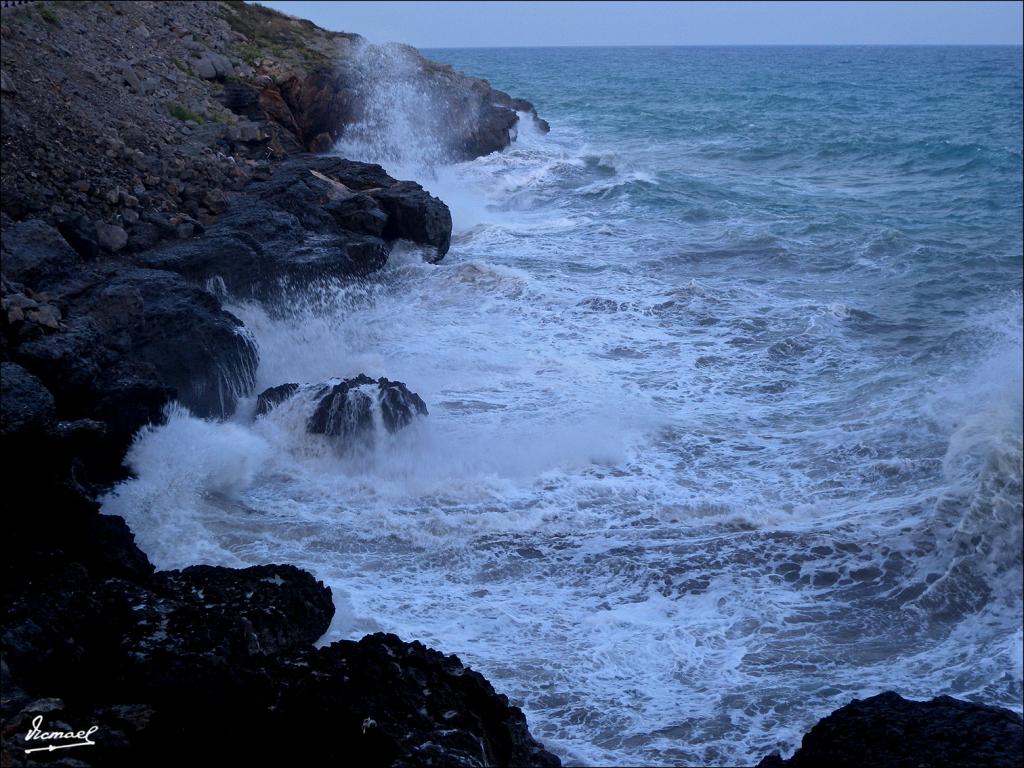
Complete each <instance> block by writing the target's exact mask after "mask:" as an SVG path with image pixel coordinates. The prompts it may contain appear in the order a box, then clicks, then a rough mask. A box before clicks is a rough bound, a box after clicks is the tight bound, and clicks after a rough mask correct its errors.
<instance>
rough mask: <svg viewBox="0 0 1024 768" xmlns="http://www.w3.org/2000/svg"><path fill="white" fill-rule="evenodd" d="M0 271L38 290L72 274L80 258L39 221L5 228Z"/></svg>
mask: <svg viewBox="0 0 1024 768" xmlns="http://www.w3.org/2000/svg"><path fill="white" fill-rule="evenodd" d="M0 243H2V245H0V250H2V258H0V268H2V269H3V274H4V276H5V277H6V278H8V279H9V280H17V281H18V282H21V283H26V284H28V285H30V286H31V287H33V288H35V289H39V290H45V289H46V288H47V286H49V285H52V284H54V283H57V282H59V281H61V280H64V279H67V278H69V277H70V276H72V275H73V274H75V273H76V272H77V271H78V270H79V268H80V266H81V259H80V258H79V256H78V254H77V253H75V251H74V250H73V249H72V248H71V246H70V245H68V242H67V240H65V239H64V238H63V237H61V234H60V233H59V232H58V231H57V230H56V229H54V228H53V227H51V226H50V225H49V224H46V223H45V222H43V221H40V220H38V219H31V220H29V221H22V222H19V223H17V224H14V225H13V226H10V227H5V228H4V230H3V235H2V238H0Z"/></svg>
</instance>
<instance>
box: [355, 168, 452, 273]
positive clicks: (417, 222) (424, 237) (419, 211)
mask: <svg viewBox="0 0 1024 768" xmlns="http://www.w3.org/2000/svg"><path fill="white" fill-rule="evenodd" d="M374 198H375V199H376V200H377V201H378V202H379V203H380V205H381V207H382V208H383V209H384V210H385V211H386V212H387V226H386V227H385V228H384V237H385V238H386V239H388V240H397V239H399V238H401V239H403V240H409V241H411V242H413V243H421V244H426V245H432V246H434V247H435V248H436V249H437V251H436V254H437V255H436V257H435V258H433V259H431V261H434V262H437V261H440V260H441V259H442V258H444V255H445V254H446V253H448V247H449V246H450V244H451V235H452V215H451V211H449V210H448V206H446V205H444V204H440V205H438V204H437V203H439V202H440V201H439V200H437V198H435V197H433V196H432V195H431V194H430V193H429V192H427V191H426V190H425V189H423V187H421V186H420V185H419V184H416V183H414V182H411V181H400V182H398V183H396V184H392V185H391V186H390V187H387V188H386V189H382V190H381V191H379V192H376V193H375V194H374Z"/></svg>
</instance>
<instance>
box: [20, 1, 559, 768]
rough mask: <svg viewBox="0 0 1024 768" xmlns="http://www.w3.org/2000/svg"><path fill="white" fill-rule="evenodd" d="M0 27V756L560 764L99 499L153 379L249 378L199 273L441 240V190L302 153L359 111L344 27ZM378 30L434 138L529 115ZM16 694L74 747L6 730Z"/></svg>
mask: <svg viewBox="0 0 1024 768" xmlns="http://www.w3.org/2000/svg"><path fill="white" fill-rule="evenodd" d="M2 33H3V49H2V74H3V77H2V90H3V99H2V126H0V127H2V135H0V140H2V145H3V155H2V181H0V184H2V193H3V197H2V206H0V208H2V213H0V225H2V237H0V258H2V312H0V385H2V398H0V403H2V422H0V450H2V451H3V455H4V456H5V466H4V482H5V502H6V505H5V507H6V509H7V510H8V511H9V513H10V514H9V515H8V516H7V518H6V520H5V525H4V558H3V583H2V587H0V596H2V614H0V615H2V630H0V655H2V662H0V673H2V683H3V698H2V702H0V715H2V717H3V726H2V732H3V738H4V741H3V753H2V760H3V765H5V766H6V765H32V764H36V763H37V762H38V761H39V760H40V759H45V760H46V761H47V762H54V761H55V760H56V761H57V762H64V763H66V764H74V765H103V766H117V765H125V766H127V765H132V766H135V765H182V764H188V763H193V762H199V763H202V764H206V763H210V762H212V763H217V764H233V763H239V762H252V763H258V764H311V765H312V764H315V765H320V764H328V763H332V762H337V761H339V760H344V761H348V762H354V763H356V764H360V765H364V764H365V765H414V764H417V765H418V764H449V765H466V766H471V765H480V766H483V765H557V764H558V760H557V759H556V758H555V757H553V756H552V755H551V754H549V753H548V752H546V751H545V750H544V749H543V747H542V746H541V745H539V744H538V743H537V742H536V741H534V739H533V738H532V737H531V736H530V734H529V731H528V730H527V727H526V721H525V718H524V717H523V714H522V712H520V711H519V710H518V709H517V708H516V707H514V706H512V705H510V703H509V702H508V700H507V699H506V698H505V697H504V696H502V695H500V694H498V693H496V692H495V691H494V690H493V688H491V686H490V685H489V684H488V683H487V681H486V680H484V679H483V678H482V677H481V676H480V675H479V674H477V673H475V672H473V671H472V670H470V669H468V668H466V667H464V666H463V665H462V663H461V662H460V661H459V660H458V659H457V658H456V657H453V656H444V655H442V654H441V653H438V652H436V651H433V650H430V649H427V648H424V647H423V646H422V645H420V644H418V643H415V642H412V643H410V642H405V641H403V640H400V639H399V638H397V637H394V636H391V635H374V636H370V637H366V638H364V639H363V640H361V641H360V642H358V643H357V642H338V643H334V644H332V645H331V646H329V647H325V648H319V649H318V648H315V647H314V645H313V644H314V642H315V641H316V640H317V639H318V638H319V637H321V636H322V635H323V634H324V633H325V632H326V631H327V628H328V625H329V623H330V620H331V617H332V615H333V613H334V605H333V602H332V599H331V592H330V589H329V588H327V587H325V586H324V585H323V584H322V583H319V582H317V581H316V580H315V579H313V577H311V576H310V575H309V574H307V573H305V572H303V571H300V570H298V569H296V568H294V567H292V566H288V565H269V566H260V567H257V568H249V569H245V570H234V569H228V568H209V567H197V568H190V569H186V570H184V571H174V572H155V571H154V568H153V566H152V565H151V564H150V563H149V561H148V559H147V557H146V555H145V554H144V553H143V552H142V551H141V550H139V548H138V547H137V546H136V545H135V542H134V537H133V536H132V533H131V532H130V531H129V530H128V528H127V526H126V525H125V524H124V521H123V520H121V519H120V518H117V517H111V516H107V515H102V514H100V513H99V508H98V505H97V503H96V501H95V499H96V498H97V497H98V495H99V493H101V492H102V490H103V489H105V488H108V487H109V486H110V484H111V483H112V482H115V481H116V480H117V479H119V478H122V477H124V476H125V473H126V469H125V468H124V466H123V465H122V460H123V457H124V453H125V450H126V448H127V446H128V445H129V443H130V441H131V438H132V436H133V435H134V434H135V433H136V432H137V431H138V430H139V429H140V428H141V427H142V426H144V425H146V424H150V423H159V422H160V421H161V420H162V419H163V418H164V409H165V407H166V406H167V405H168V404H169V403H171V402H173V401H179V402H181V403H183V404H185V405H186V406H187V407H188V408H189V409H190V410H192V411H193V412H194V413H196V414H199V415H203V416H207V417H211V418H220V417H224V416H227V415H229V414H231V413H232V412H233V411H234V408H235V404H236V402H237V400H238V398H239V397H240V396H242V395H253V394H255V393H254V392H252V388H253V385H254V383H255V371H256V367H257V365H258V362H259V359H258V350H257V349H256V347H255V345H254V344H253V342H252V340H251V339H250V337H249V335H248V333H247V332H246V330H245V328H244V326H243V325H242V323H241V322H240V321H239V320H238V319H237V318H235V317H233V316H232V315H231V314H230V313H228V312H227V311H225V310H224V309H223V307H222V305H221V299H222V297H223V296H224V295H226V294H229V293H230V294H232V295H234V296H236V297H238V296H245V297H251V298H254V299H256V300H259V301H263V302H266V303H268V304H273V302H275V301H278V300H279V298H280V296H279V291H280V287H281V285H282V283H287V284H289V285H291V286H293V287H294V286H299V287H301V286H305V285H309V284H310V283H312V282H315V281H317V280H322V279H332V280H339V279H340V280H351V279H358V278H359V277H361V276H364V275H366V274H368V273H370V272H372V271H374V270H376V269H379V268H380V267H381V266H382V265H383V264H384V263H385V262H386V260H387V258H388V254H389V252H390V249H391V247H392V245H393V244H394V243H395V242H396V241H398V240H404V241H408V242H411V243H414V244H417V245H419V246H420V247H422V249H423V253H424V257H425V258H426V259H428V260H431V261H435V260H438V259H440V258H442V257H443V256H444V255H445V253H446V252H447V250H448V244H449V240H450V237H451V226H452V224H451V215H450V213H449V211H448V208H447V206H445V204H444V203H443V202H442V201H440V200H438V199H437V198H434V197H432V196H431V195H430V194H428V193H427V192H425V191H424V190H423V189H422V187H420V186H419V185H418V184H416V183H415V182H411V181H398V180H396V179H394V178H392V177H390V176H389V175H387V174H386V173H385V172H384V171H383V169H382V168H380V166H376V165H368V164H365V163H355V162H350V161H347V160H344V159H341V158H339V157H330V156H322V155H314V154H310V153H309V150H324V149H328V148H329V147H330V146H331V145H332V144H333V142H334V141H335V140H336V139H337V138H339V137H341V136H343V135H344V133H345V131H346V130H347V129H348V128H349V127H350V126H351V125H353V124H354V123H357V122H358V121H359V120H361V119H362V118H361V115H362V111H363V110H364V105H363V102H362V100H361V99H362V94H361V93H360V91H359V85H358V84H359V82H361V81H362V80H361V78H365V77H366V76H367V74H368V73H367V72H365V69H366V67H367V62H372V59H373V56H372V55H371V56H364V55H363V54H362V53H361V52H362V51H363V49H364V47H365V43H364V42H363V41H362V40H361V39H360V38H359V37H358V36H356V35H349V34H337V33H329V32H326V31H324V30H321V29H318V28H316V27H315V26H313V25H311V24H309V23H308V22H303V21H299V20H295V19H291V18H289V17H286V16H282V15H281V14H276V13H273V12H270V11H267V10H265V9H262V8H259V7H257V6H251V5H245V4H242V3H155V2H152V3H151V2H133V3H33V4H24V5H21V6H19V7H15V8H13V9H10V8H5V9H4V11H3V17H2ZM398 55H400V56H401V57H402V60H403V61H404V62H405V63H406V65H408V66H411V67H412V68H413V70H414V71H415V72H416V77H418V78H421V79H422V82H423V83H425V84H426V85H425V88H426V91H427V92H429V94H430V98H432V99H435V100H436V105H437V108H438V113H439V114H444V115H446V116H447V119H450V120H451V124H450V125H448V126H446V132H447V133H446V135H448V136H449V137H450V146H449V147H448V148H447V150H448V152H449V155H450V157H452V158H460V157H462V158H465V157H472V156H475V155H478V154H481V153H485V152H491V151H497V150H500V149H502V148H503V147H504V146H506V145H507V144H508V143H509V141H510V140H511V136H512V133H513V131H512V129H513V127H514V124H515V121H516V120H518V119H519V118H518V115H517V113H516V111H515V109H513V108H512V107H513V106H516V107H518V108H519V109H520V110H521V111H524V112H527V113H532V108H531V107H529V105H527V104H525V103H517V104H515V105H513V103H512V101H511V99H510V98H509V97H508V96H506V95H504V94H500V93H499V92H497V91H493V90H492V89H490V87H489V86H488V85H487V84H486V83H485V82H483V81H481V80H477V79H474V78H468V77H464V76H462V75H459V74H457V73H455V72H452V71H451V70H450V69H449V68H446V67H440V66H437V65H434V64H432V63H430V62H428V61H427V60H425V59H423V58H422V57H420V56H419V55H418V54H416V53H415V52H413V51H411V50H402V51H401V52H400V53H399V54H398ZM410 397H411V396H410ZM8 457H9V458H8ZM37 722H38V723H39V724H41V726H42V729H43V731H44V732H53V731H62V732H65V731H67V732H72V731H77V730H78V726H77V724H79V723H81V724H83V726H82V730H84V729H85V728H86V727H91V726H96V727H97V729H98V730H96V731H95V735H94V740H95V746H94V747H90V748H89V749H79V750H75V751H74V752H57V753H56V754H54V755H50V754H46V755H44V756H40V755H38V754H33V753H26V752H25V749H26V748H29V747H31V746H32V743H30V742H29V741H26V738H25V737H26V736H27V734H29V733H30V732H31V731H32V729H33V727H34V724H36V723H37ZM214 734H215V737H212V735H214ZM46 743H52V739H51V740H50V741H49V742H44V746H45V744H46Z"/></svg>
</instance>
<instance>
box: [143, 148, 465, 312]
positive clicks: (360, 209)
mask: <svg viewBox="0 0 1024 768" xmlns="http://www.w3.org/2000/svg"><path fill="white" fill-rule="evenodd" d="M146 218H147V215H144V216H143V220H146ZM150 218H152V215H150ZM396 239H405V240H410V241H412V242H414V243H418V244H420V245H426V246H428V247H431V248H432V249H433V250H434V254H435V255H434V257H433V259H434V260H437V259H439V258H441V257H442V256H443V255H444V254H445V252H447V249H448V245H449V242H450V239H451V213H450V211H449V210H448V207H447V206H446V205H445V204H444V203H442V202H441V201H440V200H438V199H437V198H435V197H433V196H431V195H430V194H429V193H427V192H426V191H425V190H423V188H422V187H420V186H419V185H418V184H414V183H412V182H398V181H395V180H394V179H393V178H391V177H390V176H388V175H387V174H386V173H384V171H383V169H382V168H381V167H380V166H379V165H370V164H366V163H357V162H352V161H348V160H343V159H341V158H319V157H309V156H307V157H302V158H297V159H294V160H290V161H288V162H285V163H282V164H281V165H279V166H278V167H277V169H276V172H275V173H274V174H273V175H272V176H271V178H270V179H268V180H267V181H265V182H261V183H256V184H252V185H250V186H249V188H247V189H246V190H245V192H243V193H242V194H240V195H239V196H238V197H237V198H236V199H235V200H234V201H233V204H232V205H231V206H230V207H228V208H227V210H225V211H224V212H223V213H221V214H220V217H219V219H218V221H217V224H216V225H214V226H213V227H212V228H211V230H210V232H209V233H208V234H207V235H206V236H205V237H204V238H202V239H200V240H193V241H189V242H188V243H184V244H176V245H166V246H163V247H160V248H156V249H153V250H150V251H148V252H146V253H144V254H142V255H141V256H140V257H138V263H140V264H143V265H145V266H149V267H156V268H159V269H169V270H173V271H176V272H180V273H182V274H183V275H185V276H187V277H189V278H190V279H192V280H196V281H206V280H208V279H210V278H213V277H218V278H220V279H221V280H222V281H223V282H224V285H225V287H226V288H227V290H228V291H229V292H230V293H232V294H234V295H238V296H246V297H248V296H257V297H262V298H268V297H271V296H273V295H274V294H275V292H276V291H278V290H279V289H280V286H281V284H282V283H289V284H292V285H294V284H300V285H301V284H306V283H308V282H310V281H312V280H317V279H322V278H351V277H359V276H363V275H366V274H369V273H371V272H373V271H375V270H377V269H379V268H380V267H382V266H383V265H384V263H385V262H386V261H387V256H388V251H389V245H388V243H389V242H390V241H393V240H396Z"/></svg>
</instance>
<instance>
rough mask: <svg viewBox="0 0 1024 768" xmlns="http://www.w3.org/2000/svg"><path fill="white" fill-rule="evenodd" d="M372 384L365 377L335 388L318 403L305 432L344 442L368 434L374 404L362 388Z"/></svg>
mask: <svg viewBox="0 0 1024 768" xmlns="http://www.w3.org/2000/svg"><path fill="white" fill-rule="evenodd" d="M375 384H376V382H375V381H374V380H373V379H371V378H370V377H369V376H366V375H364V374H360V375H359V376H356V377H355V378H352V379H346V380H345V381H343V382H341V383H340V384H335V385H334V386H332V387H331V388H330V389H329V390H328V391H327V394H325V395H324V396H323V397H322V398H321V399H320V402H319V403H318V404H317V406H316V410H314V411H313V415H312V416H310V417H309V422H308V423H307V424H306V429H307V430H308V431H309V433H310V434H314V435H330V436H332V437H340V438H342V439H343V440H345V441H350V440H355V439H358V438H363V437H365V436H367V435H369V434H371V433H372V432H373V407H374V402H373V399H372V398H371V396H370V394H369V393H367V392H366V391H365V390H364V389H363V388H364V387H366V386H370V385H375Z"/></svg>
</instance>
